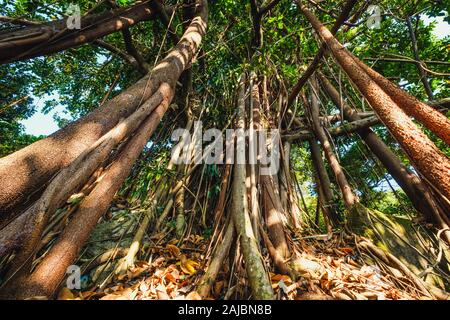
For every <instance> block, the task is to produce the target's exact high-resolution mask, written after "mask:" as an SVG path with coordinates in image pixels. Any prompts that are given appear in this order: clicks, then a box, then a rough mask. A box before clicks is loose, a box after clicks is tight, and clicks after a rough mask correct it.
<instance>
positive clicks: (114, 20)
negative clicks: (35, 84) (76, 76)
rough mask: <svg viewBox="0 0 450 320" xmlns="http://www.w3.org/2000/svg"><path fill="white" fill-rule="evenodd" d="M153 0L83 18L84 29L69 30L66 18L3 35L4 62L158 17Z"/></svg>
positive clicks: (1, 54) (0, 47)
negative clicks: (151, 4)
mask: <svg viewBox="0 0 450 320" xmlns="http://www.w3.org/2000/svg"><path fill="white" fill-rule="evenodd" d="M149 3H150V1H144V2H141V3H138V4H136V5H133V6H130V7H126V8H118V9H115V10H111V11H107V12H103V13H100V14H88V15H86V16H84V17H82V18H81V26H82V28H81V29H67V26H66V22H67V21H66V19H62V20H57V21H52V22H46V23H42V24H41V25H33V26H27V27H25V28H21V29H19V30H12V31H10V32H4V33H2V34H1V35H0V64H5V63H10V62H13V61H20V60H26V59H30V58H34V57H38V56H43V55H48V54H52V53H55V52H59V51H63V50H65V49H68V48H74V47H77V46H80V45H82V44H85V43H90V42H93V41H94V40H96V39H100V38H102V37H104V36H106V35H108V34H111V33H114V32H116V31H120V30H123V29H126V28H128V27H130V26H132V25H135V24H137V23H139V22H141V21H145V20H148V19H151V18H153V17H154V10H152V9H151V8H149Z"/></svg>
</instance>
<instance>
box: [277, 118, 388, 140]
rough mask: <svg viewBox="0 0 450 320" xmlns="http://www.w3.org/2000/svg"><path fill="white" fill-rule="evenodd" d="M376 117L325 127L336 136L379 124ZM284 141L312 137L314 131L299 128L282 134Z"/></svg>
mask: <svg viewBox="0 0 450 320" xmlns="http://www.w3.org/2000/svg"><path fill="white" fill-rule="evenodd" d="M380 123H381V122H380V119H378V117H376V116H373V117H368V118H364V119H361V120H356V121H351V122H348V123H346V124H344V125H342V126H338V127H334V128H327V131H328V132H329V133H330V135H332V136H334V137H337V136H342V135H345V134H348V133H354V132H357V131H359V130H362V129H366V128H370V127H372V126H374V125H377V124H380ZM282 138H283V140H285V141H305V140H308V139H311V138H314V133H313V132H312V131H311V130H310V129H306V128H305V129H300V130H299V131H297V132H295V133H290V134H284V135H283V136H282Z"/></svg>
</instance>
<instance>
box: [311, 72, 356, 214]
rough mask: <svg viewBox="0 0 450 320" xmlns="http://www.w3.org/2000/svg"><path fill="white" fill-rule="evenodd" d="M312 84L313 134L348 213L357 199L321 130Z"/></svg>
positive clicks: (315, 93) (315, 92)
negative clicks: (332, 173) (328, 165)
mask: <svg viewBox="0 0 450 320" xmlns="http://www.w3.org/2000/svg"><path fill="white" fill-rule="evenodd" d="M313 80H314V81H313V84H312V85H311V91H312V92H311V103H310V105H309V107H310V109H309V111H310V115H311V119H312V126H313V130H314V133H315V134H316V136H317V138H318V139H319V141H320V143H321V145H322V148H323V151H324V153H325V157H326V158H327V160H328V163H329V164H330V167H331V169H332V170H333V172H334V175H335V176H336V181H337V183H338V185H339V188H340V189H341V192H342V197H343V199H344V203H345V206H346V207H347V209H348V210H349V211H351V209H352V207H353V205H354V204H355V203H357V202H358V198H357V197H356V195H355V194H354V193H353V191H352V188H351V187H350V184H349V183H348V181H347V178H346V176H345V173H344V171H343V170H342V167H341V165H340V164H339V161H338V159H337V157H336V155H335V154H334V151H333V147H332V146H331V143H330V140H329V139H328V137H327V135H326V133H325V130H324V129H323V127H322V125H321V123H320V119H319V102H318V97H317V94H318V92H317V89H318V88H317V85H316V79H315V78H313Z"/></svg>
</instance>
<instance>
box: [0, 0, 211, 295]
mask: <svg viewBox="0 0 450 320" xmlns="http://www.w3.org/2000/svg"><path fill="white" fill-rule="evenodd" d="M197 12H198V15H197V16H196V18H194V19H193V20H192V22H191V24H190V26H189V28H188V29H187V30H186V32H185V34H184V36H183V38H182V39H181V40H180V42H179V44H178V45H177V46H176V47H175V49H174V50H172V51H171V52H170V53H169V54H168V56H167V57H166V58H165V59H164V60H163V61H162V62H161V64H162V67H161V64H159V65H158V66H157V67H156V72H155V73H158V70H160V69H161V68H163V69H165V68H169V69H175V70H176V71H177V72H176V73H174V74H171V76H167V77H166V80H167V82H163V81H161V80H160V82H162V84H161V86H160V90H159V91H158V92H160V93H162V96H163V99H162V102H161V104H160V105H159V106H158V107H157V108H156V109H155V110H154V111H153V112H152V113H151V115H150V116H149V117H148V118H147V120H145V123H144V124H142V125H141V127H140V130H138V132H137V133H136V134H135V136H134V137H133V138H132V139H131V140H130V141H129V142H127V144H126V146H125V149H124V150H123V151H122V152H121V153H120V154H119V156H118V158H117V159H116V160H115V161H114V162H113V164H112V165H111V166H110V167H109V168H108V169H107V172H106V173H104V176H103V177H102V179H101V180H100V182H99V183H98V184H97V186H96V187H95V188H94V190H93V191H92V192H91V194H90V195H89V196H88V197H87V198H86V199H85V200H84V201H83V203H82V204H81V205H80V209H79V211H78V214H77V215H76V217H75V218H74V220H72V221H73V222H72V221H71V224H70V226H71V227H68V228H67V229H66V231H65V232H64V233H63V235H62V236H61V238H60V240H59V241H58V243H57V245H55V246H54V247H52V249H51V251H50V252H49V253H47V255H46V256H45V259H44V260H43V262H42V263H41V264H39V266H38V267H37V268H36V269H35V271H34V272H33V273H32V274H31V275H28V274H27V271H26V269H24V270H22V271H21V272H19V273H18V274H17V275H18V277H19V278H20V280H18V281H14V282H13V281H10V282H9V283H8V286H7V287H6V288H5V289H4V292H6V294H7V295H12V296H18V295H19V296H32V295H35V294H39V293H42V294H44V295H49V294H52V293H53V292H54V290H55V289H56V288H57V286H58V285H59V282H60V281H61V280H62V278H63V277H64V274H65V270H66V268H67V266H68V265H70V263H72V261H73V260H74V259H75V257H76V255H77V254H78V252H79V250H80V249H81V247H82V245H83V244H84V242H85V240H86V239H87V237H88V236H89V233H90V231H91V230H92V228H93V227H94V226H95V223H96V222H97V221H98V219H99V217H100V216H101V215H102V214H103V213H104V212H105V211H106V210H107V209H108V207H109V204H110V202H111V201H112V198H113V196H114V194H115V192H116V191H117V190H118V189H119V187H120V185H121V184H122V182H123V180H124V179H125V178H126V176H127V174H128V172H129V171H130V170H131V166H132V165H133V163H134V161H135V160H136V159H137V157H138V155H139V153H140V152H141V151H142V149H143V147H144V146H145V144H146V143H147V141H148V139H149V137H150V135H151V133H152V132H153V131H154V129H155V128H156V126H157V125H158V124H159V122H160V120H161V118H162V116H163V115H164V113H165V112H166V110H167V107H168V105H169V103H170V101H171V99H172V96H173V92H174V89H175V84H176V80H177V79H176V78H175V79H174V78H173V76H179V74H180V73H181V71H182V70H183V69H184V68H185V67H186V66H187V64H188V63H189V61H190V60H191V59H192V58H193V56H194V54H195V52H196V51H197V49H198V47H199V44H200V41H201V39H202V36H203V35H204V33H205V29H206V21H207V12H208V11H207V2H206V1H201V0H199V5H198V7H197ZM166 65H167V66H166ZM169 66H171V67H169ZM159 76H160V77H162V74H159ZM139 110H140V109H139ZM137 112H138V111H136V113H137ZM95 202H97V204H95ZM80 228H81V229H80ZM69 240H70V241H69ZM54 264H58V266H55V265H54ZM49 273H51V275H50V274H49ZM17 288H20V289H17Z"/></svg>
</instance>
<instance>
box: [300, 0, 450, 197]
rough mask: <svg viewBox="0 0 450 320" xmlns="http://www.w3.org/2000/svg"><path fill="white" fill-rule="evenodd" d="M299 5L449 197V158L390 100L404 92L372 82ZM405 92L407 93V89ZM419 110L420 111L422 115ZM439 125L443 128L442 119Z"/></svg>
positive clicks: (417, 163)
mask: <svg viewBox="0 0 450 320" xmlns="http://www.w3.org/2000/svg"><path fill="white" fill-rule="evenodd" d="M300 8H301V10H302V12H303V13H304V15H305V16H306V17H307V18H308V20H309V21H310V22H311V24H312V25H313V27H314V29H315V30H316V31H317V32H318V33H319V35H320V37H321V38H322V40H323V41H324V42H326V43H327V45H328V47H329V48H330V50H331V52H332V54H333V55H334V57H335V58H336V60H337V61H338V63H339V64H340V66H341V67H342V68H343V69H344V71H345V72H346V73H347V75H348V76H349V78H350V79H351V80H352V82H353V83H354V84H355V85H356V86H357V87H358V89H359V90H360V91H361V93H362V94H363V95H364V97H365V98H366V99H367V100H368V102H369V103H370V104H371V106H372V108H373V109H374V110H375V111H376V113H377V115H378V116H379V118H380V119H381V121H382V122H383V123H384V124H385V125H386V127H387V128H388V129H389V130H390V131H391V133H392V134H393V135H394V137H395V138H396V140H397V141H398V142H399V143H400V145H401V146H402V147H403V149H404V150H405V152H406V154H407V155H408V156H409V158H410V159H411V161H412V163H413V165H414V166H415V167H416V169H417V170H418V171H419V172H421V174H422V175H423V176H424V177H426V178H427V179H428V180H429V181H430V182H431V183H432V184H433V185H434V186H435V187H436V188H437V189H438V190H439V191H440V192H441V193H442V194H443V195H444V196H445V197H447V199H450V161H449V159H448V158H447V157H446V156H445V155H444V154H443V153H442V152H441V151H440V150H439V149H438V148H437V147H436V146H435V145H434V144H433V142H432V141H431V140H430V139H429V138H428V137H427V136H426V135H425V134H424V133H423V132H422V131H421V130H420V129H419V128H418V127H417V126H416V125H415V124H414V122H413V121H412V120H411V119H410V118H409V117H408V115H407V114H406V113H405V112H404V111H403V110H402V109H401V108H400V107H399V105H397V103H396V101H394V100H393V99H394V98H395V99H396V100H397V99H398V98H402V96H403V95H402V96H399V95H392V98H391V97H390V96H389V95H388V94H387V93H386V92H384V91H383V89H384V88H389V89H391V88H396V87H395V86H394V85H393V84H391V85H389V84H386V85H385V86H383V87H380V86H379V85H378V84H377V83H378V82H375V81H374V80H373V79H372V78H371V77H370V76H369V75H368V74H367V73H366V72H365V71H364V69H362V68H361V67H360V66H359V64H355V61H356V60H355V58H354V57H353V55H352V54H351V53H349V52H348V51H347V50H346V49H345V48H344V47H343V46H342V45H341V44H340V43H339V42H338V41H337V40H336V39H335V38H334V37H333V35H332V34H331V33H330V31H329V30H328V29H327V28H326V27H324V26H323V25H322V24H321V23H320V21H319V20H317V18H316V17H315V16H314V15H313V14H312V13H311V12H310V11H309V10H308V9H307V8H306V7H305V6H303V5H302V6H300ZM386 81H387V80H386ZM389 83H390V82H389ZM397 89H398V88H397ZM393 90H395V89H393ZM398 90H400V89H398ZM400 91H401V90H400ZM404 95H406V96H408V95H407V94H406V93H404ZM403 107H404V105H403ZM433 111H435V110H433ZM422 112H423V110H422ZM422 112H420V113H419V115H422ZM422 118H425V119H428V117H427V116H426V115H423V117H422ZM418 120H420V119H418ZM440 125H441V126H442V127H443V128H445V123H441V124H440ZM449 128H450V127H449V126H447V127H446V129H444V130H445V131H448V130H450V129H449ZM434 129H437V128H436V127H435V128H434Z"/></svg>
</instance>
